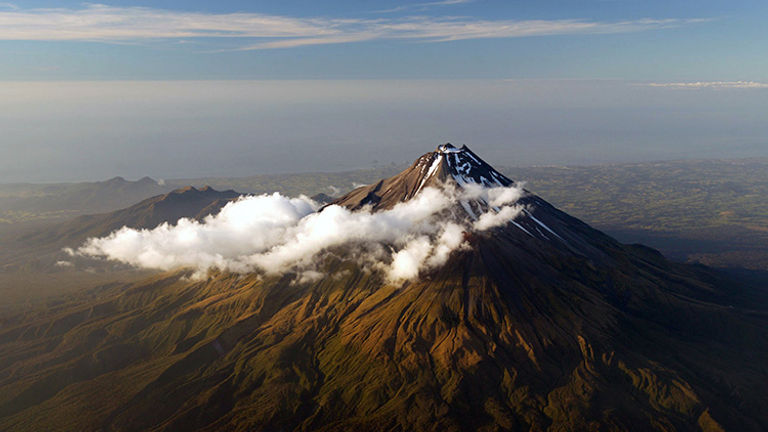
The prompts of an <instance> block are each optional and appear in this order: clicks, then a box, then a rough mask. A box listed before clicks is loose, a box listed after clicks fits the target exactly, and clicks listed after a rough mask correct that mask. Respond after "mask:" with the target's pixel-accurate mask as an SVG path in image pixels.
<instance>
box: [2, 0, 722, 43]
mask: <svg viewBox="0 0 768 432" xmlns="http://www.w3.org/2000/svg"><path fill="white" fill-rule="evenodd" d="M462 1H466V0H446V1H438V2H432V3H423V4H422V5H438V4H445V5H447V4H457V3H460V2H462ZM704 21H707V20H706V19H697V18H692V19H678V18H670V19H637V20H625V21H590V20H569V19H566V20H483V19H475V18H468V17H431V16H416V17H414V16H409V17H399V18H386V19H384V18H381V19H362V18H360V19H357V18H351V19H350V18H329V17H322V18H299V17H290V16H279V15H266V14H258V13H225V14H220V13H219V14H216V13H204V12H184V11H172V10H163V9H154V8H146V7H112V6H105V5H87V6H85V7H84V8H81V9H60V8H56V9H26V10H25V9H18V10H5V11H0V40H45V41H101V42H110V43H112V42H115V43H117V42H122V43H125V42H131V41H147V40H190V39H195V38H218V39H225V40H229V41H232V45H233V46H232V49H238V50H257V49H278V48H293V47H299V46H309V45H324V44H343V43H352V42H363V41H369V40H385V39H388V40H412V41H420V42H445V41H455V40H466V39H488V38H516V37H530V36H548V35H566V34H610V33H627V32H638V31H648V30H658V29H665V28H673V27H679V26H683V25H689V24H694V23H700V22H704ZM252 39H262V40H260V41H258V42H256V43H253V40H252Z"/></svg>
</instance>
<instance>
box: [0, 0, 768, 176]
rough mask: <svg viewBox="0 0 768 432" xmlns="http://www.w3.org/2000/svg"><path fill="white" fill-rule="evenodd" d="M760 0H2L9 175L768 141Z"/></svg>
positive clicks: (1, 97)
mask: <svg viewBox="0 0 768 432" xmlns="http://www.w3.org/2000/svg"><path fill="white" fill-rule="evenodd" d="M766 19H768V2H763V1H729V2H722V1H707V0H705V1H677V2H670V1H655V0H654V1H648V0H642V1H641V0H637V1H634V0H597V1H588V0H571V1H565V0H562V1H547V0H541V1H514V0H504V1H491V0H486V1H484V0H475V1H472V0H436V1H426V2H410V3H409V2H397V1H364V0H357V1H340V0H336V1H316V0H314V1H310V0H307V1H280V2H277V1H221V2H208V1H178V0H165V1H153V2H146V3H137V2H109V3H107V4H92V3H82V2H79V1H77V2H75V1H56V2H52V1H27V2H10V3H9V2H0V56H2V59H3V60H2V61H0V131H2V136H1V137H0V181H2V182H11V181H56V180H81V179H101V178H106V177H111V176H114V175H123V176H126V177H130V178H135V177H138V176H142V175H151V176H153V177H167V178H170V177H180V176H201V175H248V174H255V173H264V172H285V171H306V170H342V169H350V168H357V167H365V166H370V165H371V164H373V163H374V161H378V162H379V163H389V162H392V161H394V162H403V161H407V160H411V159H414V158H415V157H417V156H418V155H419V154H421V153H423V152H425V151H428V150H430V149H432V148H433V147H434V146H435V145H436V144H438V143H441V142H444V141H451V142H456V143H467V144H469V145H470V146H471V147H473V148H475V149H476V150H477V151H478V152H480V153H481V155H484V156H488V157H489V158H490V159H492V160H494V161H497V162H498V163H504V164H518V165H525V164H532V163H547V164H568V163H599V162H605V161H634V160H654V159H670V158H691V157H695V158H698V157H748V156H768V138H766V137H768V134H766V132H768V126H766V123H768V122H766V121H765V119H768V102H766V101H768V84H767V83H768V52H766V47H768V31H767V30H766V26H765V24H764V23H765V21H766Z"/></svg>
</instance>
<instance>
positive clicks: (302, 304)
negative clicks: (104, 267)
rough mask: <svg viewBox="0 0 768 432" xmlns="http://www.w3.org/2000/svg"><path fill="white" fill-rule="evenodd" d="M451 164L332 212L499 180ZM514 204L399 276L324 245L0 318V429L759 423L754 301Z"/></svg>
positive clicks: (757, 296) (434, 160)
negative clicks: (497, 223) (495, 224)
mask: <svg viewBox="0 0 768 432" xmlns="http://www.w3.org/2000/svg"><path fill="white" fill-rule="evenodd" d="M461 151H465V153H464V154H462V155H460V156H456V155H457V154H459V153H460V151H454V150H451V149H448V148H443V149H442V151H441V150H440V149H439V150H438V151H437V152H433V153H431V154H428V155H425V157H423V160H422V159H420V161H417V162H416V163H414V165H413V166H412V167H410V168H409V169H408V170H406V171H407V172H404V173H403V174H402V175H401V176H400V180H399V181H384V182H382V183H381V184H380V185H378V186H377V185H372V186H371V187H369V188H367V189H366V188H363V189H360V190H356V191H353V192H351V193H350V194H349V195H347V196H345V197H342V198H340V199H339V200H338V202H339V203H341V204H343V205H347V206H349V207H355V206H357V205H359V204H360V203H361V202H362V201H367V202H369V203H381V205H382V206H389V205H395V201H396V200H395V199H394V198H393V197H395V196H399V197H401V198H400V199H408V197H409V196H412V195H409V194H410V193H411V191H413V190H414V188H417V189H418V188H420V187H421V186H422V185H424V184H427V183H429V182H436V181H437V179H442V180H448V181H456V182H460V181H467V180H468V179H480V180H478V181H480V182H482V180H481V179H483V178H484V179H486V180H488V179H489V176H490V178H491V179H495V180H496V181H498V182H499V183H501V184H505V183H506V182H507V181H509V179H506V178H505V177H503V176H502V177H498V178H497V177H495V176H494V175H493V174H488V173H487V171H486V165H487V164H484V163H482V164H480V162H481V161H479V162H478V165H477V166H475V165H472V164H470V167H469V168H467V170H464V168H462V167H466V165H465V163H466V162H467V160H469V159H472V158H474V157H475V156H474V154H472V153H469V151H468V149H466V150H465V149H461ZM425 167H427V168H425ZM432 176H437V177H435V178H433V177H432ZM449 178H453V179H454V180H449ZM459 178H460V179H459ZM384 185H386V186H387V187H382V186H384ZM361 192H364V193H361ZM525 200H526V202H527V203H528V207H527V208H528V212H527V213H523V214H521V216H520V218H519V219H516V220H515V222H517V224H516V225H515V224H512V223H510V224H507V225H505V226H503V227H501V228H498V229H495V230H491V231H485V232H468V233H467V234H466V239H467V242H468V244H469V247H468V248H466V249H463V250H460V251H457V252H454V254H453V255H452V256H451V258H450V260H449V261H448V262H447V263H446V264H445V265H444V266H442V267H440V268H438V269H436V270H433V271H429V272H425V273H423V274H422V275H421V276H420V277H419V279H418V280H414V281H411V282H406V283H402V284H401V283H397V284H393V283H390V282H387V280H386V279H385V278H384V277H383V276H382V275H381V274H380V273H379V272H375V271H369V270H367V269H365V268H363V267H361V266H360V265H359V264H358V263H357V261H355V260H354V259H353V257H349V256H348V254H346V251H345V250H343V249H340V250H333V251H329V252H330V253H329V254H326V255H324V256H323V257H322V258H319V259H321V262H319V263H318V269H319V270H321V271H322V272H323V273H324V274H325V275H326V276H325V277H324V278H322V279H320V280H317V281H314V282H309V281H306V280H304V279H302V278H300V277H299V275H297V274H294V273H287V274H284V275H282V276H263V275H258V274H250V275H237V274H228V273H216V272H214V273H212V274H211V275H210V277H209V278H208V279H207V280H205V281H197V282H196V281H190V280H188V279H187V278H186V275H187V272H185V271H178V272H171V273H165V274H161V275H158V276H156V277H154V278H152V279H148V280H146V281H143V282H140V283H136V284H133V285H131V286H121V287H114V288H109V289H105V290H103V291H95V292H92V293H91V296H90V297H88V298H82V299H79V300H73V301H72V302H70V303H68V304H62V305H60V306H59V307H58V308H56V309H55V310H49V311H46V312H44V313H40V314H39V315H35V314H27V315H23V316H18V317H15V318H13V319H11V320H9V321H8V322H6V323H5V325H4V326H3V328H2V330H0V429H3V430H157V431H160V430H165V431H175V430H208V431H220V430H243V431H246V430H248V431H251V430H265V431H272V430H327V431H336V430H354V431H366V430H369V431H384V430H386V431H389V430H399V431H420V430H428V431H460V430H461V431H463V430H488V431H495V430H499V431H501V430H525V431H527V430H534V431H545V430H547V431H570V430H609V431H610V430H625V431H636V430H663V431H694V430H695V431H699V430H704V431H719V430H740V431H760V430H765V429H767V428H768V414H766V413H768V395H766V393H765V391H764V383H765V382H766V378H768V366H766V365H768V295H766V293H765V291H757V290H751V291H746V290H743V289H741V288H740V287H739V286H738V285H734V284H732V283H730V282H729V281H727V280H724V279H722V278H721V277H719V276H718V274H717V273H715V272H713V271H712V270H710V269H707V268H705V267H701V266H688V265H683V264H674V263H670V262H668V261H666V260H665V259H664V258H663V257H662V256H661V255H660V254H658V253H657V252H655V251H653V250H651V249H648V248H645V247H642V246H625V245H621V244H619V243H618V242H616V241H615V240H613V239H611V238H610V237H608V236H606V235H604V234H602V233H600V232H599V231H596V230H594V229H592V228H590V227H589V226H587V225H586V224H584V223H582V222H580V221H578V220H577V219H574V218H572V217H570V216H568V215H567V214H565V213H563V212H560V211H559V210H557V209H555V208H554V207H552V206H550V205H548V204H547V203H546V202H544V201H543V200H541V199H540V198H538V197H536V196H527V197H525ZM457 205H459V206H461V208H464V204H460V203H457ZM468 205H469V206H470V208H472V206H473V205H475V204H472V203H469V204H468Z"/></svg>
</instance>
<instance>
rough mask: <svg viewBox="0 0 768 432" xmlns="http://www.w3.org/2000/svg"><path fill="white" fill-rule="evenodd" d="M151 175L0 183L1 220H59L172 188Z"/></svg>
mask: <svg viewBox="0 0 768 432" xmlns="http://www.w3.org/2000/svg"><path fill="white" fill-rule="evenodd" d="M172 189H173V187H172V186H170V185H160V184H158V182H156V181H155V180H152V179H151V178H149V177H144V178H142V179H140V180H137V181H129V180H126V179H124V178H122V177H115V178H112V179H109V180H105V181H100V182H85V183H57V184H4V185H0V223H3V222H5V223H15V222H25V221H30V220H42V219H57V218H64V217H71V216H75V215H81V214H87V213H101V212H107V211H112V210H116V209H119V208H123V207H126V206H128V205H131V204H133V203H136V202H138V201H141V200H143V199H146V198H148V197H151V196H154V195H158V194H162V193H166V192H168V191H170V190H172Z"/></svg>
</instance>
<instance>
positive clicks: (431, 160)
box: [334, 143, 515, 210]
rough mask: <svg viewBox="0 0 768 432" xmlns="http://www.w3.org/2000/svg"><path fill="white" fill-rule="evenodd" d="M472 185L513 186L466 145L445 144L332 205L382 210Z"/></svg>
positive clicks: (488, 186)
mask: <svg viewBox="0 0 768 432" xmlns="http://www.w3.org/2000/svg"><path fill="white" fill-rule="evenodd" d="M472 184H475V185H479V186H482V187H485V188H492V187H509V186H514V185H515V182H514V181H512V180H511V179H509V178H507V177H506V176H505V175H504V174H501V173H500V172H499V171H497V170H495V169H494V168H493V167H492V166H490V165H489V164H488V163H486V162H485V161H484V160H482V159H481V158H480V157H479V156H478V155H477V154H475V153H474V152H473V151H472V150H470V149H469V147H467V146H466V145H463V146H461V148H456V147H455V146H454V145H452V144H450V143H446V144H442V145H439V146H438V147H437V148H436V149H435V151H433V152H429V153H426V154H424V155H422V156H421V157H419V158H418V159H417V160H416V161H415V162H414V163H413V164H412V165H411V166H410V167H408V168H407V169H406V170H404V171H402V172H401V173H400V174H397V175H395V176H394V177H390V178H388V179H383V180H380V181H379V182H377V183H374V184H371V185H368V186H362V187H360V188H357V189H355V190H353V191H351V192H350V193H348V194H347V195H345V196H343V197H341V198H339V199H337V200H336V201H334V203H335V204H339V205H343V206H345V207H349V208H352V209H357V208H361V207H363V206H366V205H369V206H372V207H373V209H374V210H383V209H388V208H392V207H393V206H395V205H396V204H397V203H399V202H403V201H408V200H410V199H411V198H413V197H414V196H416V195H417V194H418V193H419V192H421V191H422V190H423V189H424V188H426V187H438V188H443V187H445V186H446V185H449V186H454V187H458V188H466V187H467V186H468V185H472Z"/></svg>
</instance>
